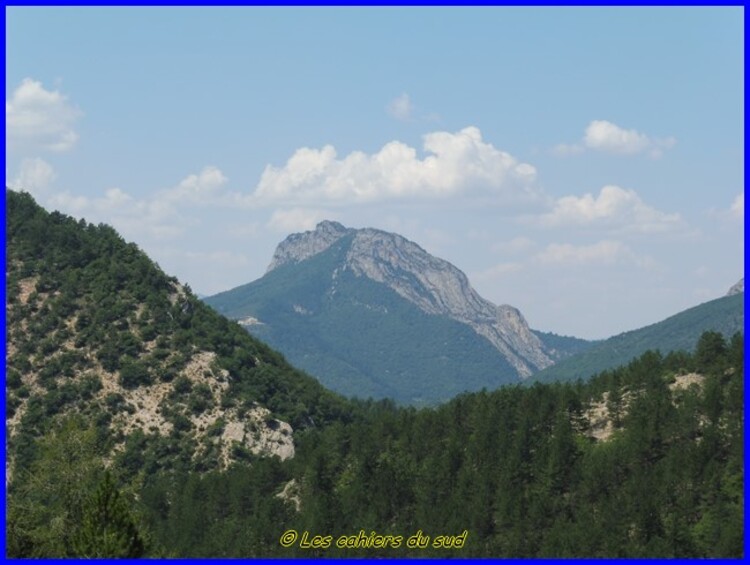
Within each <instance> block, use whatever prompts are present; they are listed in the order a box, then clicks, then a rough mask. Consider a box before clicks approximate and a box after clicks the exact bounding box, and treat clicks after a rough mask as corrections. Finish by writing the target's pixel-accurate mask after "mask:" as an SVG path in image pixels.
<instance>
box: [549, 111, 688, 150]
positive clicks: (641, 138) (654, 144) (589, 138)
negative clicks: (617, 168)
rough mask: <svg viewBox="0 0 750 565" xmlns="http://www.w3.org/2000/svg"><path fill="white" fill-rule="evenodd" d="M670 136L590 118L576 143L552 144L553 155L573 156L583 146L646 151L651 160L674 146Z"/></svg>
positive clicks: (674, 140) (592, 148)
mask: <svg viewBox="0 0 750 565" xmlns="http://www.w3.org/2000/svg"><path fill="white" fill-rule="evenodd" d="M675 143H677V140H676V139H675V138H674V137H667V138H663V139H662V138H654V137H650V136H648V135H646V134H644V133H641V132H639V131H637V130H635V129H625V128H622V127H620V126H618V125H617V124H614V123H612V122H609V121H607V120H593V121H592V122H591V123H589V125H588V127H586V131H585V132H584V135H583V139H582V140H581V142H580V143H576V144H565V143H561V144H559V145H557V146H555V147H554V148H553V150H552V152H553V153H554V154H556V155H561V156H566V155H576V154H579V153H583V152H584V151H585V150H586V149H590V150H592V151H602V152H604V153H612V154H615V155H635V154H637V153H648V154H649V156H651V157H652V158H654V159H657V158H659V157H661V156H662V154H663V153H664V151H665V150H667V149H671V148H672V147H674V145H675Z"/></svg>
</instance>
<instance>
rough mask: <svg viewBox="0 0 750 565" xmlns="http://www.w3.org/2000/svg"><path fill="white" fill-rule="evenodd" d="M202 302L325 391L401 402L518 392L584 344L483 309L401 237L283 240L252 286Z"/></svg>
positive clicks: (449, 268) (454, 271) (453, 270)
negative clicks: (502, 389) (504, 388)
mask: <svg viewBox="0 0 750 565" xmlns="http://www.w3.org/2000/svg"><path fill="white" fill-rule="evenodd" d="M205 301H206V303H208V304H209V305H211V306H213V307H214V308H216V309H217V310H218V311H219V312H220V313H222V314H224V315H227V316H229V317H230V318H233V319H235V320H239V321H242V322H243V323H245V325H246V329H247V330H248V331H249V332H251V333H252V334H253V335H255V336H257V337H259V338H261V339H263V340H265V341H266V342H268V343H269V344H271V345H272V346H273V347H275V348H276V349H278V350H280V351H281V352H283V353H284V354H285V355H286V356H287V357H288V358H289V359H290V360H291V361H292V362H293V363H294V364H296V365H297V366H300V367H302V368H303V369H305V370H306V371H308V372H309V373H311V374H313V375H315V376H317V377H318V378H319V379H321V382H323V383H324V384H325V385H326V386H329V387H332V388H333V389H334V390H336V391H338V392H341V393H342V394H345V395H357V396H362V395H365V396H366V395H368V394H375V396H376V397H387V396H389V395H390V396H391V397H392V393H393V391H394V390H396V391H398V390H401V391H402V392H403V394H401V395H397V397H396V398H397V399H398V400H400V401H404V402H407V403H412V402H416V403H417V404H420V403H422V402H428V403H429V402H434V401H442V400H447V399H448V398H450V397H451V396H453V395H455V394H458V393H460V392H463V391H467V390H479V389H481V388H483V387H487V388H495V387H497V386H500V385H502V384H510V383H517V382H520V381H522V380H523V379H525V378H528V377H529V376H530V375H531V374H533V373H534V372H536V371H537V370H538V369H539V368H543V367H547V366H549V365H551V364H552V363H553V362H554V361H555V360H557V359H559V358H562V357H565V356H566V355H567V354H568V352H569V351H570V352H573V351H577V350H579V349H580V348H585V347H586V346H587V344H588V342H586V341H585V340H577V339H575V338H568V339H563V338H560V337H559V336H556V337H552V334H544V333H543V332H542V333H539V332H535V331H534V330H531V328H529V326H528V323H527V322H526V320H525V319H524V317H523V315H522V314H521V313H520V312H519V311H518V309H517V308H514V307H512V306H509V305H501V306H497V305H495V304H493V303H491V302H490V301H488V300H486V299H484V298H483V297H481V296H480V295H479V294H478V293H477V292H476V291H475V290H474V289H473V288H472V286H471V284H470V282H469V280H468V278H467V276H466V275H465V274H464V273H463V272H462V271H461V270H460V269H458V268H457V267H456V266H454V265H452V264H451V263H449V262H448V261H445V260H443V259H440V258H438V257H434V256H432V255H430V254H429V253H428V252H427V251H425V250H424V249H423V248H422V247H421V246H419V245H418V244H417V243H415V242H412V241H409V240H408V239H406V238H404V237H403V236H400V235H398V234H393V233H390V232H386V231H383V230H379V229H374V228H363V229H353V228H346V227H344V226H343V225H342V224H340V223H338V222H330V221H324V222H321V223H319V224H318V225H317V227H316V229H315V230H312V231H307V232H303V233H299V234H291V235H289V236H288V237H286V238H285V239H284V240H283V241H282V242H281V243H279V245H278V246H277V248H276V251H275V252H274V255H273V258H272V260H271V263H270V265H269V268H268V270H267V272H266V274H265V275H264V276H263V277H261V278H260V279H258V280H256V281H253V282H250V283H247V284H245V285H241V286H239V287H236V288H234V289H231V290H229V291H225V292H223V293H219V294H217V295H215V296H213V297H209V298H207V299H206V300H205ZM363 320H367V324H364V322H363ZM467 332H468V333H467ZM552 343H554V345H552ZM344 344H346V345H344ZM462 348H463V349H462ZM395 359H400V360H401V361H402V363H401V364H395V363H394V360H395ZM468 367H472V368H473V369H474V372H473V373H471V372H469V371H468V370H467V368H468ZM428 368H429V369H428ZM347 380H348V381H349V384H347V383H346V381H347ZM354 383H358V384H357V385H356V386H355V384H354ZM430 389H432V390H431V391H430ZM417 390H428V396H423V395H422V394H421V393H418V392H417ZM407 391H408V392H407Z"/></svg>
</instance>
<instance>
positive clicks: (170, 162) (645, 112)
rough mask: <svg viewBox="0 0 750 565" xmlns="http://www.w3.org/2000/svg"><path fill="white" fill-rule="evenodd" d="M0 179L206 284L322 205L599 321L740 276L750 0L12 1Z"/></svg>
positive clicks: (232, 281) (248, 265) (573, 326)
mask: <svg viewBox="0 0 750 565" xmlns="http://www.w3.org/2000/svg"><path fill="white" fill-rule="evenodd" d="M6 18H7V19H6V34H7V39H6V49H7V53H6V64H7V70H6V75H5V100H6V102H5V117H6V144H7V149H6V165H5V176H6V184H7V185H8V186H11V187H15V188H24V189H26V190H28V191H29V192H31V193H32V194H33V195H34V196H35V197H36V198H37V200H38V201H39V202H40V203H41V204H42V205H44V206H45V207H46V208H47V209H59V210H61V211H64V212H66V213H69V214H72V215H74V216H76V217H84V218H86V219H87V220H89V221H94V222H106V223H109V224H112V225H114V226H115V227H116V228H117V229H118V230H119V231H120V232H121V233H122V234H123V236H124V237H125V238H126V239H128V240H132V241H135V242H136V243H138V245H139V246H140V247H141V248H142V249H144V250H145V251H146V252H147V253H148V254H149V255H150V256H151V257H152V258H154V259H155V260H156V261H157V262H158V263H159V264H160V265H161V267H162V268H163V269H164V270H165V271H167V272H168V273H169V274H173V275H176V276H177V277H179V278H180V279H181V280H183V281H186V282H187V283H189V284H190V286H191V287H192V288H193V290H194V291H196V292H198V293H202V294H213V293H215V292H218V291H221V290H225V289H229V288H232V287H234V286H237V285H239V284H243V283H246V282H250V281H252V280H254V279H256V278H258V277H260V276H261V275H262V274H263V273H264V272H265V269H266V267H267V265H268V263H269V261H270V259H271V256H272V254H273V251H274V248H275V246H276V244H277V243H278V242H279V241H281V240H282V239H283V238H284V237H286V235H288V234H289V233H292V232H296V231H303V230H306V229H311V228H313V227H314V225H315V224H316V223H317V222H318V221H320V220H322V219H335V220H338V221H340V222H342V223H343V224H344V225H346V226H351V227H368V226H369V227H378V228H382V229H385V230H389V231H395V232H398V233H400V234H402V235H404V236H406V237H408V238H409V239H412V240H414V241H416V242H417V243H419V244H420V245H421V246H422V247H424V248H425V249H426V250H427V251H429V252H431V253H433V254H435V255H437V256H440V257H442V258H444V259H447V260H449V261H451V262H452V263H454V264H455V265H456V266H457V267H459V268H460V269H462V270H463V271H464V272H466V273H467V275H468V276H469V278H470V280H471V282H472V284H473V285H474V287H475V288H476V289H477V290H478V291H479V292H480V293H481V294H482V295H484V296H485V297H486V298H488V299H490V300H492V301H494V302H496V303H505V304H511V305H513V306H516V307H518V308H519V309H520V310H521V312H522V313H523V314H524V315H525V316H526V318H527V320H528V322H529V324H530V325H531V326H532V327H533V328H536V329H541V330H547V331H554V332H557V333H562V334H567V335H576V336H580V337H587V338H601V337H608V336H609V335H612V334H615V333H619V332H622V331H625V330H629V329H633V328H636V327H640V326H643V325H645V324H648V323H652V322H656V321H658V320H660V319H663V318H664V317H666V316H669V315H671V314H674V313H676V312H678V311H680V310H682V309H685V308H687V307H689V306H693V305H695V304H698V303H700V302H703V301H705V300H708V299H712V298H715V297H718V296H720V295H723V294H724V293H725V292H726V291H727V290H728V288H729V287H730V286H731V285H732V284H734V283H735V282H737V280H738V279H739V278H740V277H741V276H743V271H744V257H743V256H744V246H743V234H744V196H743V194H744V168H743V156H744V141H743V140H744V137H743V135H744V133H743V123H744V114H743V72H744V71H743V42H744V38H743V34H744V27H743V8H741V7H736V8H632V7H629V8H547V7H538V8H506V7H498V8H440V9H437V8H342V9H333V8H310V9H304V8H49V7H34V8H27V7H21V8H18V7H9V8H6Z"/></svg>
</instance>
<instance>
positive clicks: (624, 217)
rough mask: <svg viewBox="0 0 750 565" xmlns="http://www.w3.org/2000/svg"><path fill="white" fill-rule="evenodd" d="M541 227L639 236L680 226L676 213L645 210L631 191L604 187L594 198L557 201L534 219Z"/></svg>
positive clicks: (636, 195) (561, 199) (583, 197)
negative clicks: (615, 231) (596, 228)
mask: <svg viewBox="0 0 750 565" xmlns="http://www.w3.org/2000/svg"><path fill="white" fill-rule="evenodd" d="M536 220H537V221H538V223H540V224H541V225H543V226H545V227H567V226H600V227H606V228H615V229H620V230H625V231H637V232H643V233H653V232H663V231H668V230H671V229H674V228H676V227H679V226H680V225H681V224H682V221H681V219H680V215H679V214H677V213H674V214H667V213H665V212H660V211H659V210H656V209H655V208H652V207H651V206H648V205H647V204H646V203H645V202H643V200H641V197H640V196H638V194H637V193H636V192H635V191H634V190H630V189H623V188H620V187H619V186H613V185H608V186H605V187H603V188H602V189H601V191H600V192H599V195H598V196H594V195H592V194H584V195H583V196H581V197H578V196H564V197H562V198H559V199H558V200H557V201H556V202H555V204H554V207H553V209H552V211H551V212H549V213H547V214H542V215H541V216H539V217H537V219H536Z"/></svg>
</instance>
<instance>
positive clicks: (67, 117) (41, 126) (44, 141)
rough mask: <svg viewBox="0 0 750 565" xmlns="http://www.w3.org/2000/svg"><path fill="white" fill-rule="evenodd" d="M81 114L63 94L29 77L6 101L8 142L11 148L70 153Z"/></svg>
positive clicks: (75, 138) (76, 135) (76, 138)
mask: <svg viewBox="0 0 750 565" xmlns="http://www.w3.org/2000/svg"><path fill="white" fill-rule="evenodd" d="M81 115H82V113H81V111H80V110H78V109H77V108H75V107H74V106H72V105H71V104H70V102H68V99H67V97H66V96H64V95H62V94H61V93H60V92H59V91H57V90H54V91H49V90H45V88H44V87H43V86H42V83H41V82H39V81H35V80H33V79H30V78H25V79H24V80H23V81H22V82H21V84H20V85H19V86H18V88H16V90H14V91H13V95H12V97H11V99H10V100H9V101H8V100H6V102H5V122H6V130H5V131H6V141H7V143H8V144H9V145H10V146H23V147H29V148H42V149H47V150H50V151H67V150H69V149H71V148H72V147H73V145H75V143H76V141H77V140H78V133H77V132H76V131H75V129H74V125H75V122H76V120H77V119H78V118H79V117H80V116H81Z"/></svg>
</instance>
